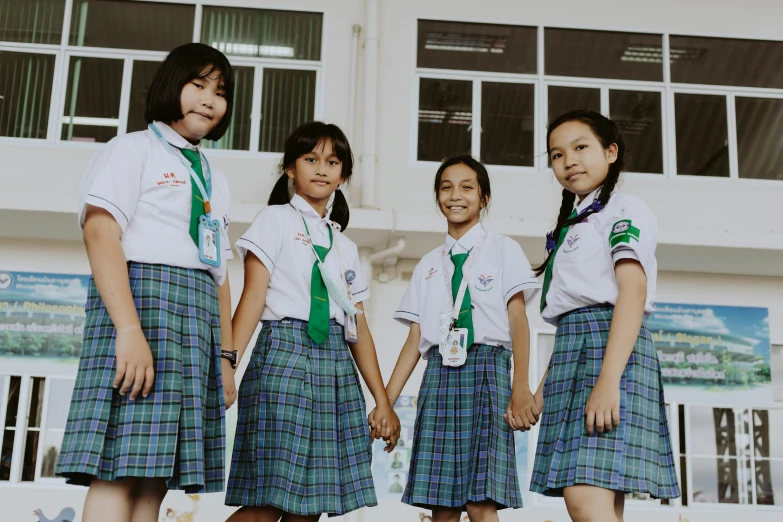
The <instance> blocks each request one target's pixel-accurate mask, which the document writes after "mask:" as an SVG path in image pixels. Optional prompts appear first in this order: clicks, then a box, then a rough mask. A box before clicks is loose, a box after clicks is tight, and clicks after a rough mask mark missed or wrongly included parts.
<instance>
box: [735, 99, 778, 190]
mask: <svg viewBox="0 0 783 522" xmlns="http://www.w3.org/2000/svg"><path fill="white" fill-rule="evenodd" d="M734 104H735V110H736V114H737V149H738V150H737V155H738V158H739V177H740V178H752V179H783V148H781V146H780V136H781V135H783V99H781V98H778V99H775V98H744V97H739V96H738V97H736V98H735V100H734Z"/></svg>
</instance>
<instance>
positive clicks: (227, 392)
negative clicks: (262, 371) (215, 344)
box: [220, 359, 237, 409]
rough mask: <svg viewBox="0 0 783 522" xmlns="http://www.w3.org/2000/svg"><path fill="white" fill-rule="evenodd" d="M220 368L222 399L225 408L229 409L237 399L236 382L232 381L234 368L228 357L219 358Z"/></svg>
mask: <svg viewBox="0 0 783 522" xmlns="http://www.w3.org/2000/svg"><path fill="white" fill-rule="evenodd" d="M220 368H221V370H222V371H223V401H224V402H225V403H226V409H229V408H230V407H231V406H232V405H233V404H234V402H236V400H237V384H236V381H234V368H232V367H231V361H229V360H228V359H221V360H220Z"/></svg>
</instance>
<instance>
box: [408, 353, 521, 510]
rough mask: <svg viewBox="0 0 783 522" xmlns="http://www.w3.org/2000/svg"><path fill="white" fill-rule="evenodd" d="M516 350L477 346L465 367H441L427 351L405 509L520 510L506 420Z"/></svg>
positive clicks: (437, 357)
mask: <svg viewBox="0 0 783 522" xmlns="http://www.w3.org/2000/svg"><path fill="white" fill-rule="evenodd" d="M510 372H511V351H510V350H507V349H506V348H503V347H502V346H486V345H480V344H474V345H473V346H471V347H470V349H469V350H468V360H467V361H466V362H465V364H464V365H463V366H460V367H458V368H451V367H447V366H443V362H442V357H441V355H440V353H439V352H438V349H437V348H432V349H431V350H430V356H429V359H428V362H427V369H426V371H425V372H424V379H423V381H422V384H421V390H420V391H419V399H418V405H417V408H418V411H417V412H416V425H415V429H414V435H413V452H412V454H411V464H410V470H409V472H408V473H409V474H408V483H407V486H406V488H405V493H404V495H403V497H402V501H403V502H405V503H406V504H411V505H414V506H420V507H425V508H432V507H433V506H443V507H462V506H464V505H465V504H467V503H468V502H482V501H485V500H494V501H495V502H496V503H497V504H498V508H500V509H502V508H507V507H512V508H520V507H522V495H521V493H520V491H519V480H518V478H517V468H516V453H515V451H514V432H513V431H512V430H511V428H509V427H508V424H506V421H505V420H504V419H503V414H504V413H505V411H506V408H507V407H508V403H509V401H510V400H511V377H510Z"/></svg>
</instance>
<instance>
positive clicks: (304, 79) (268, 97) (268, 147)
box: [258, 69, 316, 152]
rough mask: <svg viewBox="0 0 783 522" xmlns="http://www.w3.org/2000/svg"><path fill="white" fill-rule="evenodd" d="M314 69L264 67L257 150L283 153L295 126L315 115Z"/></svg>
mask: <svg viewBox="0 0 783 522" xmlns="http://www.w3.org/2000/svg"><path fill="white" fill-rule="evenodd" d="M315 85H316V73H315V71H298V70H293V69H264V83H263V87H262V89H261V96H262V100H261V133H260V139H259V144H258V150H260V151H267V152H282V151H283V145H284V143H285V139H286V137H288V135H289V134H290V133H291V131H292V130H293V129H295V128H296V127H298V126H299V125H301V124H302V123H305V122H307V121H310V120H312V119H313V118H314V112H315Z"/></svg>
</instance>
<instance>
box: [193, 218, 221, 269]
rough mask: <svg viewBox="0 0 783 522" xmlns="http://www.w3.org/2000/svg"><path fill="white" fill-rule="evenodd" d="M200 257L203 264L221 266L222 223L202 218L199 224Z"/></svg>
mask: <svg viewBox="0 0 783 522" xmlns="http://www.w3.org/2000/svg"><path fill="white" fill-rule="evenodd" d="M198 257H199V259H200V260H201V262H202V263H206V264H207V265H210V266H220V222H219V221H218V220H217V219H213V220H212V221H211V222H210V221H209V220H208V219H207V216H201V219H200V220H199V223H198Z"/></svg>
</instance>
